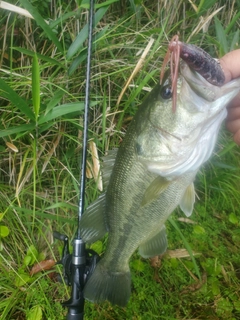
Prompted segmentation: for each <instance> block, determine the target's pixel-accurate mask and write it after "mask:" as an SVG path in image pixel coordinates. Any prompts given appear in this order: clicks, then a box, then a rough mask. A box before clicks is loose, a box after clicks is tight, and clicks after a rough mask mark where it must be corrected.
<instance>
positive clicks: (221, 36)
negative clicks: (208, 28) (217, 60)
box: [214, 16, 228, 56]
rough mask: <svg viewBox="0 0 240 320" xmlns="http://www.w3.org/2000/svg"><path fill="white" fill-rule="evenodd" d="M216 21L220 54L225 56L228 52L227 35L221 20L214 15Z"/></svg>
mask: <svg viewBox="0 0 240 320" xmlns="http://www.w3.org/2000/svg"><path fill="white" fill-rule="evenodd" d="M214 22H215V29H216V36H217V40H218V42H219V47H220V49H221V52H220V56H223V55H224V54H225V53H227V52H228V43H227V37H226V34H225V31H224V29H223V26H222V24H221V22H220V21H219V19H218V18H217V17H216V16H215V17H214Z"/></svg>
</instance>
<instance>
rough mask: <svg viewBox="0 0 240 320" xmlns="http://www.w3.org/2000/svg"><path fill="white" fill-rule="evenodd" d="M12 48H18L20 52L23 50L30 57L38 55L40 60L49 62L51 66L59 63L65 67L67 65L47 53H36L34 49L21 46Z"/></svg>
mask: <svg viewBox="0 0 240 320" xmlns="http://www.w3.org/2000/svg"><path fill="white" fill-rule="evenodd" d="M12 49H13V50H16V51H18V52H21V53H23V54H25V55H27V56H30V57H34V56H35V55H36V56H37V58H38V59H39V60H42V61H46V62H49V63H50V65H51V66H52V65H53V66H54V65H58V66H59V67H62V68H65V66H64V65H63V64H62V63H61V62H59V61H58V60H56V59H53V58H50V57H49V56H46V55H43V54H40V53H36V52H34V51H31V50H28V49H25V48H21V47H12Z"/></svg>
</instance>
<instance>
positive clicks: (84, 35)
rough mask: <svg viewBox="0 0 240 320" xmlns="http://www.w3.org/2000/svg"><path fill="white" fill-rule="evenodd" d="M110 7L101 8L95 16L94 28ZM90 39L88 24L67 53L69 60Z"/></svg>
mask: <svg viewBox="0 0 240 320" xmlns="http://www.w3.org/2000/svg"><path fill="white" fill-rule="evenodd" d="M108 8H109V6H105V7H102V8H100V9H99V10H98V11H97V12H96V13H95V16H94V25H93V28H94V27H95V26H96V25H97V24H98V22H99V21H100V20H101V19H102V17H103V16H104V15H105V13H106V12H107V10H108ZM87 37H88V24H86V25H85V26H84V27H83V29H82V30H81V31H80V32H79V34H78V36H77V38H76V39H75V40H74V42H73V43H72V44H71V46H70V47H69V49H68V52H67V59H68V60H70V59H71V58H72V57H73V56H74V55H75V54H76V53H77V52H78V51H79V50H80V49H81V48H83V44H84V42H85V41H86V39H87Z"/></svg>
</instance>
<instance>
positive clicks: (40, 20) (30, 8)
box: [20, 0, 64, 53]
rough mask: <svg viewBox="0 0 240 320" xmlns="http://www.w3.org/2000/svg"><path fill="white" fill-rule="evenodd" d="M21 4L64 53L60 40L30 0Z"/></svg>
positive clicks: (24, 0)
mask: <svg viewBox="0 0 240 320" xmlns="http://www.w3.org/2000/svg"><path fill="white" fill-rule="evenodd" d="M20 3H21V4H22V5H23V6H24V7H25V9H27V10H28V11H29V12H30V13H31V15H32V16H33V17H34V19H35V20H36V22H37V24H38V25H39V26H40V27H41V28H42V29H43V30H44V32H45V33H46V35H47V36H48V38H49V39H50V40H51V41H52V42H53V43H54V44H55V46H56V47H57V48H58V50H59V51H60V52H62V53H64V50H63V47H62V45H61V43H60V41H59V40H58V38H57V37H56V35H55V33H54V32H53V31H52V29H51V28H50V27H49V25H48V24H47V23H46V22H45V20H44V19H43V18H42V16H41V15H40V14H39V12H38V10H37V8H35V7H34V6H33V5H32V4H31V3H30V2H29V1H28V0H20Z"/></svg>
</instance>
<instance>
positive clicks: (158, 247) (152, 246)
mask: <svg viewBox="0 0 240 320" xmlns="http://www.w3.org/2000/svg"><path fill="white" fill-rule="evenodd" d="M167 245H168V242H167V234H166V227H165V226H164V225H163V227H162V229H161V230H160V231H159V232H158V233H155V234H154V235H153V236H152V237H151V238H149V239H147V240H146V241H145V242H144V243H142V244H141V245H140V246H139V254H140V255H141V256H142V257H143V258H150V257H154V256H158V255H160V254H163V253H164V252H165V251H166V250H167Z"/></svg>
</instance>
